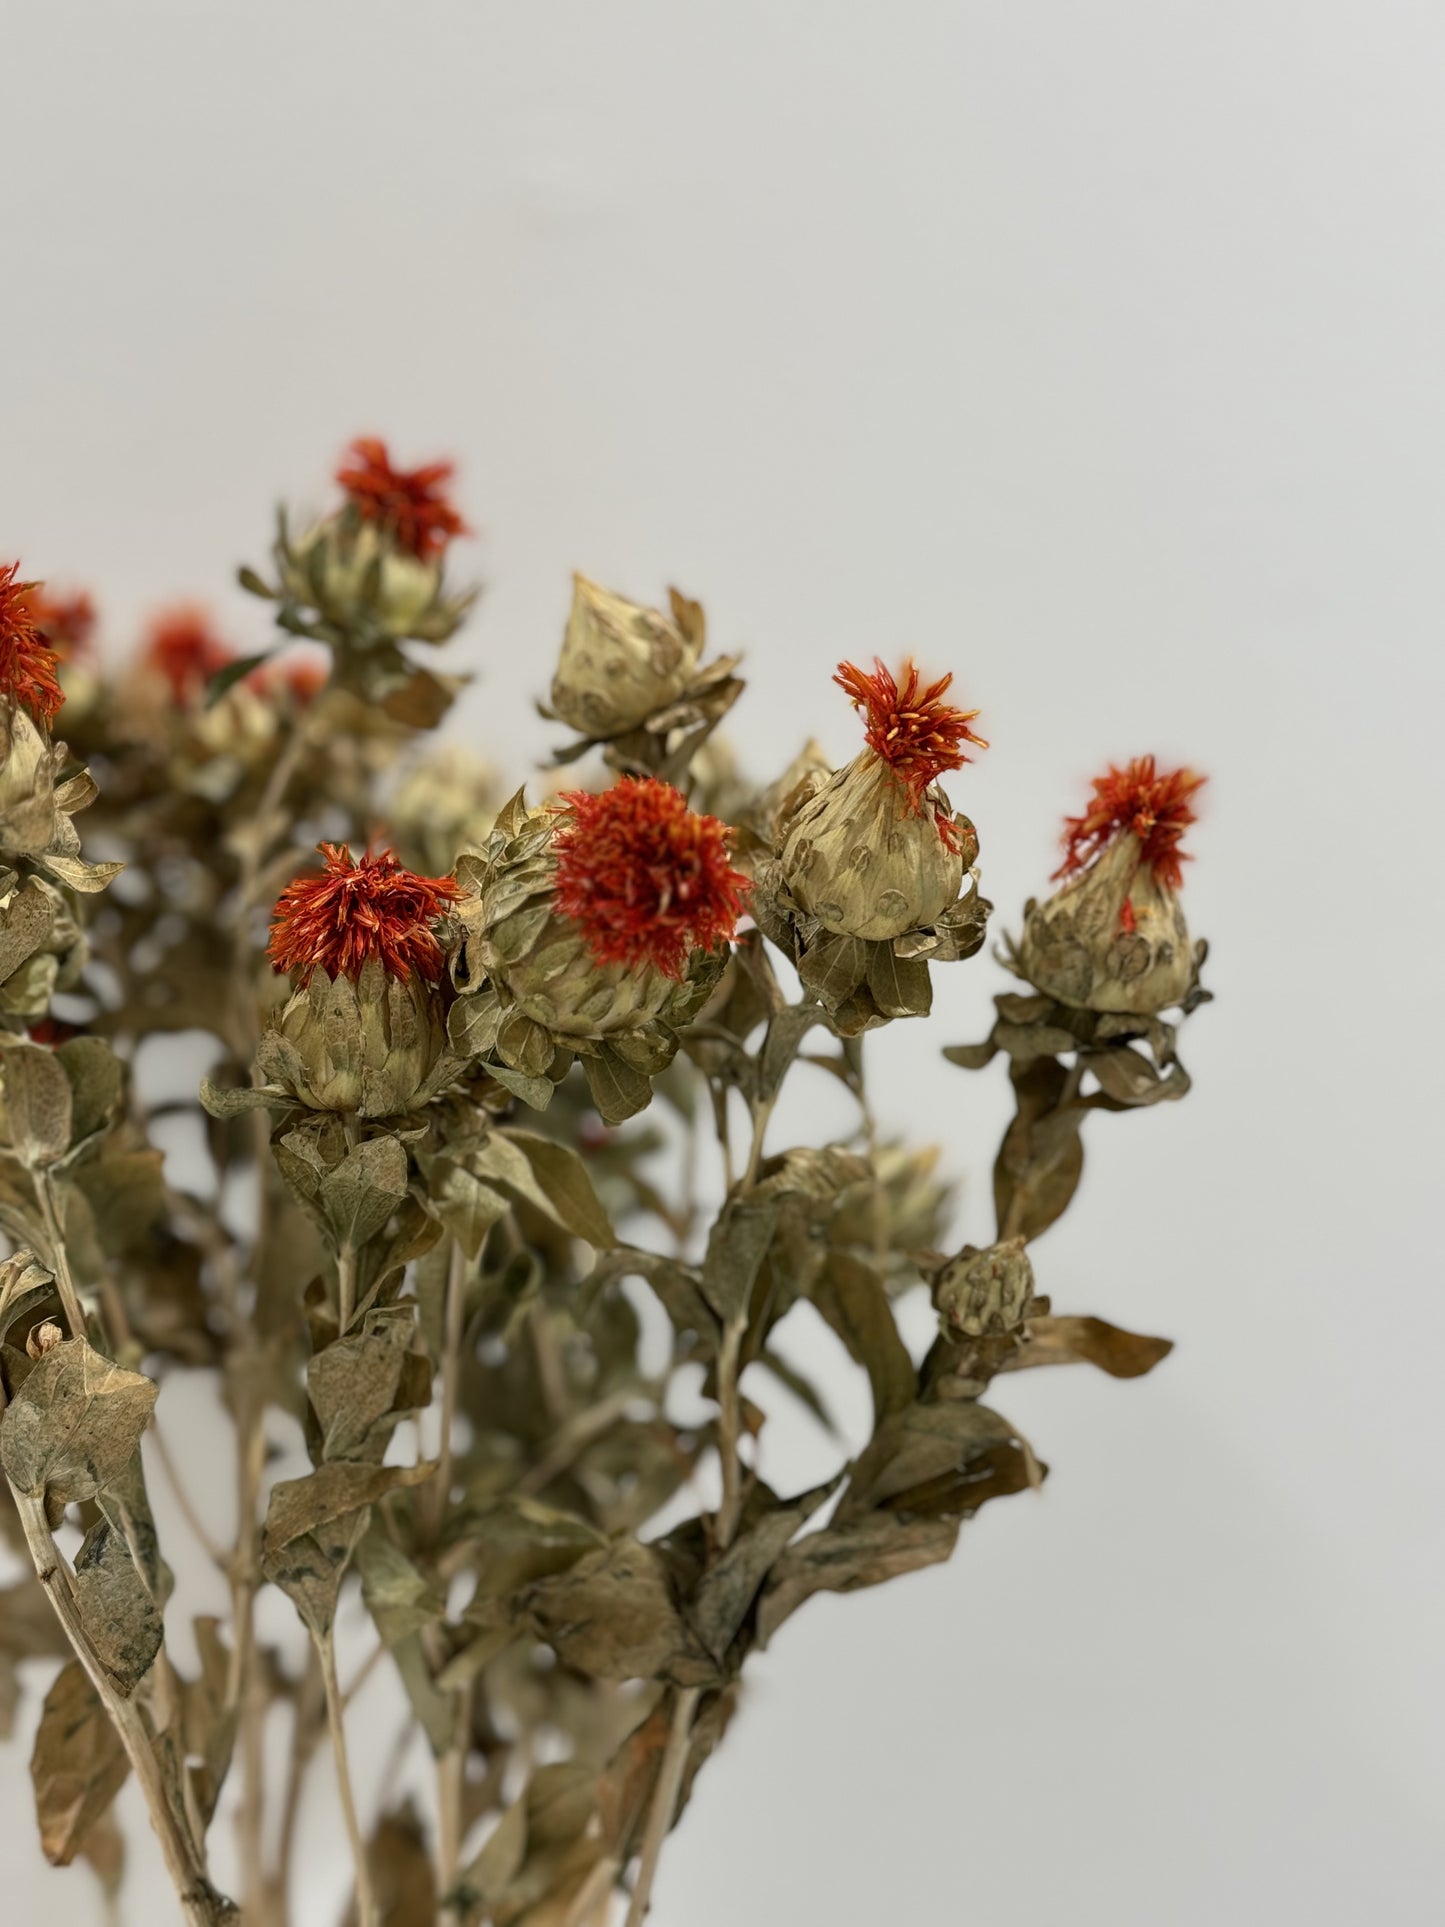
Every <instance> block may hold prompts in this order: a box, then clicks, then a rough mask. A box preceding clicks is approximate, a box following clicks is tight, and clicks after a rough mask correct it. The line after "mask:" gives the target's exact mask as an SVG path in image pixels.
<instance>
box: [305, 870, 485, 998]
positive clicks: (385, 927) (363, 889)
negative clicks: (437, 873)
mask: <svg viewBox="0 0 1445 1927" xmlns="http://www.w3.org/2000/svg"><path fill="white" fill-rule="evenodd" d="M318 848H319V851H320V854H321V855H322V856H323V857H324V858H325V868H324V869H323V870H322V873H321V875H320V876H305V877H297V879H296V881H295V882H294V883H290V884H288V885H287V886H286V888H285V889H284V890H283V891H282V893H281V896H280V898H279V899H278V901H277V904H276V911H275V915H274V917H273V919H272V923H271V942H270V945H269V947H268V950H267V954H268V956H269V957H270V959H271V962H272V963H273V964H274V965H275V967H276V969H277V970H294V971H298V972H300V973H302V975H301V981H302V982H303V983H304V982H305V981H306V980H307V979H308V978H309V977H310V975H311V973H312V971H313V970H315V969H317V968H320V969H322V970H324V971H325V972H326V974H327V976H328V977H338V976H342V977H351V978H356V977H359V976H360V975H361V969H362V966H363V964H365V963H366V961H367V959H368V958H370V957H379V958H380V959H381V962H382V963H383V964H384V965H385V967H386V969H387V970H388V971H389V972H390V974H391V975H392V976H393V977H401V978H407V977H410V976H411V975H412V973H413V972H415V973H416V975H417V976H418V977H424V978H425V979H426V980H427V982H428V983H435V982H436V981H437V979H438V978H439V977H440V976H441V974H442V963H443V961H444V959H443V955H442V947H441V945H440V944H439V943H438V942H437V939H436V937H435V935H434V934H433V932H432V928H431V924H432V920H433V918H435V917H439V916H441V915H442V914H443V913H444V911H445V910H446V908H447V905H448V904H450V903H455V901H456V900H457V898H458V897H459V896H460V895H461V894H462V893H461V891H460V890H459V889H458V887H457V883H456V879H455V878H454V877H419V876H414V875H413V874H412V872H411V871H410V870H404V869H403V868H402V866H401V864H400V863H399V862H398V861H397V859H396V857H394V856H393V855H392V853H391V851H390V850H382V851H381V852H380V853H379V854H378V855H376V856H372V855H370V854H368V855H366V856H364V857H362V859H361V861H360V863H356V862H354V861H353V860H352V855H351V850H350V847H349V846H348V845H347V844H345V843H342V844H336V843H322V844H320V845H318Z"/></svg>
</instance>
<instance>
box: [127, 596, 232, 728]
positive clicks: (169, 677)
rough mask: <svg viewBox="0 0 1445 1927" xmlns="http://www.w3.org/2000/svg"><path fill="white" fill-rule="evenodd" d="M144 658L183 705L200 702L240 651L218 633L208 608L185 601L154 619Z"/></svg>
mask: <svg viewBox="0 0 1445 1927" xmlns="http://www.w3.org/2000/svg"><path fill="white" fill-rule="evenodd" d="M144 659H145V662H146V665H147V667H148V668H150V669H153V670H155V671H156V673H157V674H158V675H160V676H161V677H163V678H164V680H165V682H166V683H167V685H168V686H169V688H170V692H171V699H172V701H173V702H175V703H176V704H178V705H179V704H184V703H193V702H196V701H197V700H198V699H199V697H200V696H201V693H202V691H203V690H204V689H205V686H206V684H207V682H209V680H210V679H211V677H212V676H214V675H215V673H216V671H217V670H218V669H224V668H225V667H226V664H227V663H229V662H234V661H235V659H236V652H235V651H234V650H233V649H231V648H229V647H228V646H227V645H226V644H225V643H224V642H222V641H221V639H220V638H219V636H217V634H216V632H215V630H214V629H213V628H212V627H211V619H210V617H209V616H208V615H207V613H206V611H205V610H204V609H200V608H195V607H193V606H191V605H190V604H181V605H179V606H178V607H176V608H174V609H165V610H162V612H161V613H160V614H159V615H158V616H156V617H155V618H154V620H153V621H152V623H151V626H150V632H149V634H148V635H147V637H146V646H145V658H144Z"/></svg>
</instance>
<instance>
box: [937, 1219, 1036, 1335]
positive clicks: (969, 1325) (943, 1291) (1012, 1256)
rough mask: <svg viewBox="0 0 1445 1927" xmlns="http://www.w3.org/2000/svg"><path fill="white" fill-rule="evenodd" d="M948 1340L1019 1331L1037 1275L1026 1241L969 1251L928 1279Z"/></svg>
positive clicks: (968, 1247) (967, 1248)
mask: <svg viewBox="0 0 1445 1927" xmlns="http://www.w3.org/2000/svg"><path fill="white" fill-rule="evenodd" d="M929 1283H930V1285H931V1287H932V1290H933V1303H934V1306H935V1308H936V1310H937V1312H938V1320H939V1326H940V1329H941V1330H942V1331H943V1333H944V1335H945V1337H955V1338H959V1337H962V1338H984V1337H987V1336H988V1335H990V1334H991V1333H997V1332H1012V1331H1017V1330H1018V1328H1019V1327H1020V1326H1021V1325H1022V1324H1023V1323H1024V1321H1025V1320H1026V1319H1027V1317H1028V1315H1029V1307H1030V1306H1031V1305H1032V1303H1033V1298H1034V1270H1033V1266H1032V1265H1031V1264H1030V1262H1029V1254H1028V1248H1027V1245H1026V1243H1025V1240H1024V1239H1022V1238H1006V1239H1005V1240H1004V1241H1003V1242H1002V1243H1001V1244H996V1245H989V1246H988V1247H987V1248H986V1249H984V1250H980V1249H979V1248H978V1247H977V1246H976V1245H965V1246H964V1247H963V1249H962V1250H961V1251H960V1252H959V1253H958V1256H957V1257H955V1258H950V1259H948V1260H947V1261H946V1262H945V1263H944V1264H943V1265H942V1266H940V1267H939V1268H938V1269H937V1270H936V1271H934V1272H932V1273H931V1274H930V1277H929Z"/></svg>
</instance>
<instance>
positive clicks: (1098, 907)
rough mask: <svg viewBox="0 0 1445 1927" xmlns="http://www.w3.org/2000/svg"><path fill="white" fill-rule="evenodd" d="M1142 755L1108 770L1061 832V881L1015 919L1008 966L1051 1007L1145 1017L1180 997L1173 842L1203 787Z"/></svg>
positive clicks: (1189, 961)
mask: <svg viewBox="0 0 1445 1927" xmlns="http://www.w3.org/2000/svg"><path fill="white" fill-rule="evenodd" d="M1204 780H1205V779H1204V778H1203V777H1202V776H1198V775H1195V774H1194V773H1193V772H1192V771H1190V770H1174V771H1172V772H1171V773H1169V774H1167V775H1160V774H1159V773H1158V772H1157V770H1156V768H1155V763H1154V758H1153V757H1152V756H1141V757H1137V758H1136V759H1135V760H1134V761H1133V762H1132V763H1130V764H1128V765H1127V767H1126V768H1124V769H1122V770H1120V769H1114V768H1110V769H1109V770H1108V772H1107V773H1106V774H1105V775H1103V776H1101V777H1098V778H1097V779H1096V780H1095V782H1094V793H1093V796H1092V798H1091V800H1090V804H1089V807H1088V809H1087V810H1086V811H1085V812H1084V814H1083V815H1082V816H1077V817H1070V818H1069V819H1068V821H1067V822H1066V824H1065V827H1064V845H1065V855H1064V861H1063V863H1062V865H1061V866H1060V868H1059V870H1058V871H1057V872H1056V875H1057V876H1059V877H1064V878H1066V879H1067V881H1066V882H1065V883H1064V885H1063V888H1062V889H1060V890H1058V891H1056V892H1055V893H1054V895H1053V896H1052V897H1050V898H1049V899H1048V901H1047V902H1045V903H1042V904H1031V905H1030V906H1029V909H1028V911H1027V912H1026V914H1025V917H1024V929H1023V938H1022V941H1021V943H1020V945H1019V951H1018V967H1019V968H1020V969H1021V970H1022V971H1023V974H1024V975H1025V976H1026V977H1027V978H1028V979H1029V981H1030V982H1031V983H1033V984H1035V985H1036V986H1037V987H1038V988H1039V989H1040V990H1042V991H1045V992H1047V994H1048V995H1049V996H1051V997H1056V998H1057V999H1058V1000H1059V1001H1060V1002H1061V1003H1066V1004H1074V1005H1078V1006H1080V1007H1081V1008H1084V1009H1089V1010H1097V1011H1114V1012H1126V1013H1128V1014H1130V1015H1135V1016H1145V1015H1152V1014H1153V1013H1155V1012H1157V1011H1160V1010H1163V1009H1165V1008H1166V1007H1167V1006H1168V1005H1170V1004H1177V1003H1178V1002H1179V1001H1180V1000H1181V999H1182V998H1183V997H1184V996H1185V994H1186V993H1187V991H1188V989H1189V984H1190V981H1191V977H1192V974H1193V967H1194V960H1193V955H1192V952H1191V948H1190V942H1189V931H1188V927H1187V925H1186V924H1185V921H1184V913H1183V910H1182V908H1181V906H1180V903H1179V897H1178V894H1177V893H1178V889H1179V885H1180V882H1181V880H1182V870H1181V865H1182V863H1183V862H1184V861H1186V860H1187V853H1186V852H1185V851H1184V850H1183V849H1181V847H1180V840H1181V838H1182V836H1183V834H1184V831H1185V830H1186V829H1187V828H1188V826H1189V824H1190V823H1192V822H1193V821H1194V809H1193V805H1192V802H1191V799H1192V797H1193V795H1194V793H1195V791H1197V790H1198V788H1199V787H1200V785H1201V784H1202V783H1203V782H1204Z"/></svg>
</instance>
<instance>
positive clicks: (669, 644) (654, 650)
mask: <svg viewBox="0 0 1445 1927" xmlns="http://www.w3.org/2000/svg"><path fill="white" fill-rule="evenodd" d="M701 613H702V612H701V610H700V609H698V606H697V604H696V603H689V602H687V601H686V600H685V598H683V597H681V596H679V595H678V593H677V591H676V590H674V591H673V592H672V614H671V615H670V616H668V615H664V614H663V612H662V611H661V610H660V609H649V608H647V607H646V606H645V605H644V604H642V603H640V602H629V601H628V600H627V599H626V597H625V596H620V595H614V594H613V592H612V591H611V590H610V589H603V588H601V587H599V586H598V584H597V583H595V582H592V581H589V580H588V578H587V577H586V576H585V575H574V576H573V578H572V611H571V614H570V615H569V616H568V618H567V631H566V634H565V635H564V636H563V638H562V655H561V659H560V661H559V662H558V664H557V673H556V675H555V676H554V677H553V679H552V707H553V709H554V710H555V711H556V713H557V714H558V715H559V716H560V717H561V718H562V720H563V722H565V723H570V724H571V726H572V728H573V729H575V730H578V731H580V732H581V733H582V734H583V735H585V736H591V737H599V738H606V737H611V736H620V735H622V734H623V733H624V732H625V731H627V730H629V729H636V728H638V727H639V725H640V724H642V723H644V722H645V721H646V720H647V718H648V717H649V716H651V715H653V714H654V713H655V712H656V711H658V710H661V709H666V708H667V706H668V704H669V703H673V702H676V701H677V699H678V697H679V696H681V695H682V693H683V691H684V690H685V689H686V688H687V686H688V684H689V682H690V681H691V680H692V677H693V674H694V672H695V670H696V669H697V665H698V658H699V657H700V655H701V654H702V647H703V625H702V619H701Z"/></svg>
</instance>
